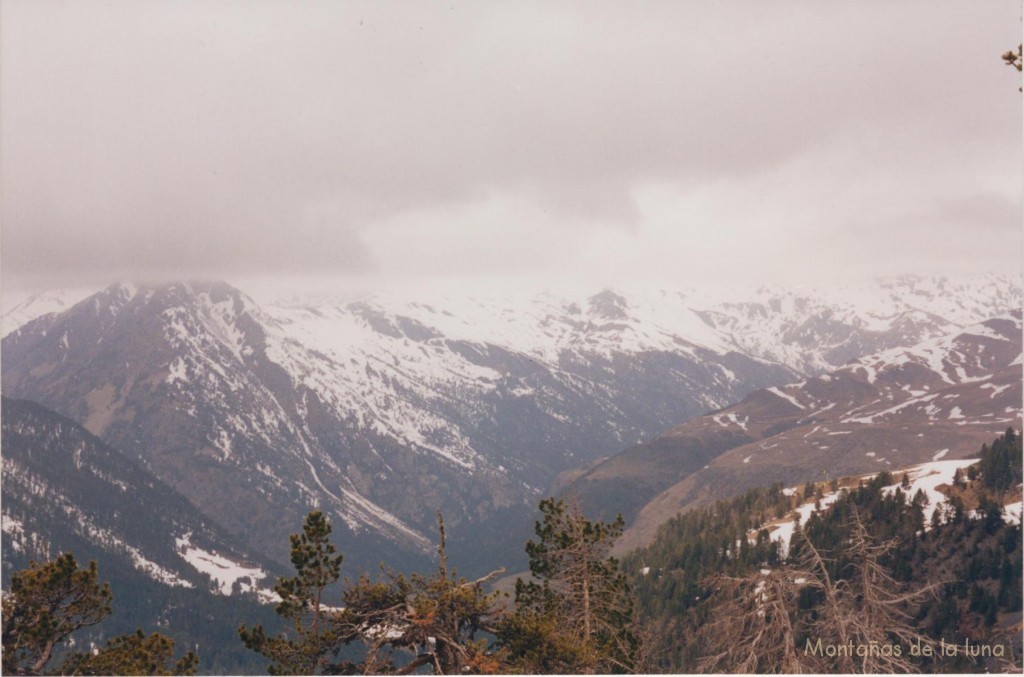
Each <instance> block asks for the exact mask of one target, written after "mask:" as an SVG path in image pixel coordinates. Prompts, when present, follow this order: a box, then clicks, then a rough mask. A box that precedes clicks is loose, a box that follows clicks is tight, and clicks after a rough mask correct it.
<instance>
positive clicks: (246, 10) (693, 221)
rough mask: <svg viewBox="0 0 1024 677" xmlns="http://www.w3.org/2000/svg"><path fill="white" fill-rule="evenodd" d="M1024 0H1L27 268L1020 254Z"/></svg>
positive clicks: (685, 264)
mask: <svg viewBox="0 0 1024 677" xmlns="http://www.w3.org/2000/svg"><path fill="white" fill-rule="evenodd" d="M1020 35H1021V9H1020V3H1019V2H1018V1H1017V0H969V1H966V2H954V1H950V0H942V1H941V2H935V1H934V0H925V1H923V2H908V1H901V2H893V1H892V0H881V1H878V2H871V1H867V0H849V1H848V2H827V3H823V2H815V1H808V2H764V1H763V0H751V1H739V0H723V1H711V0H706V1H704V0H701V1H698V0H690V1H682V0H680V1H677V2H647V3H643V2H629V3H627V2H615V3H598V2H587V3H569V2H554V3H552V2H542V3H536V4H531V3H525V2H507V3H499V2H475V3H465V4H464V3H461V2H444V3H438V2H434V3H430V2H424V3H408V2H402V3H399V2H390V3H383V2H375V3H356V2H340V1H339V2H334V1H332V2H300V3H295V2H285V1H284V0H282V1H280V2H255V1H253V0H244V1H242V2H216V1H213V2H211V1H210V0H202V1H201V2H200V1H195V2H187V1H185V2H183V1H177V0H176V1H174V2H171V1H169V0H168V1H160V0H149V1H146V2H139V1H136V0H132V1H130V2H111V1H107V0H104V1H103V2H58V1H55V0H4V2H3V3H2V5H0V182H2V185H0V188H2V207H0V209H2V212H0V216H2V222H0V225H2V236H3V240H2V259H3V260H2V275H3V282H4V284H5V288H10V289H23V288H32V287H55V286H69V285H72V286H73V285H94V284H95V285H98V284H103V283H106V282H108V281H113V280H115V279H120V278H125V277H134V278H138V277H143V278H149V277H195V276H200V277H211V276H212V277H225V278H228V279H231V280H239V279H246V278H254V277H264V278H265V277H273V276H287V277H288V278H289V279H291V278H294V277H295V276H297V275H300V276H301V275H311V276H318V277H324V276H338V277H340V278H343V279H348V280H361V281H362V283H366V281H370V283H371V284H372V283H375V282H379V283H382V284H383V283H385V282H388V283H392V284H393V283H394V282H395V281H396V280H398V281H401V283H403V284H410V285H415V284H420V283H424V282H425V281H429V280H436V279H446V280H452V279H454V280H466V281H467V283H472V282H473V281H474V280H479V279H483V278H489V277H501V278H508V279H518V278H524V279H532V280H541V281H548V280H550V281H557V280H559V279H573V280H576V281H579V280H585V281H587V282H588V283H589V282H591V281H592V282H593V284H595V285H604V284H617V283H619V282H621V281H624V280H628V281H631V282H634V283H635V282H637V281H640V282H646V281H649V282H651V283H656V284H658V285H663V286H664V285H668V286H671V285H673V284H680V285H682V284H694V283H700V282H701V281H702V280H722V279H727V278H733V277H739V278H743V279H748V280H749V279H753V280H758V279H773V280H782V281H794V280H801V279H803V278H813V277H817V278H821V277H830V276H843V277H858V276H869V275H885V274H899V273H944V272H946V273H953V274H963V273H971V272H980V271H985V270H998V271H1002V272H1007V271H1009V272H1019V271H1020V269H1021V185H1022V174H1021V119H1022V116H1021V95H1020V93H1019V92H1018V91H1017V87H1018V84H1019V82H1018V74H1017V72H1016V71H1015V70H1013V69H1011V68H1009V67H1008V66H1006V65H1004V64H1003V63H1002V61H1001V60H1000V55H1001V54H1002V53H1003V52H1005V51H1007V50H1008V49H1010V48H1015V47H1016V45H1017V44H1018V43H1019V42H1020Z"/></svg>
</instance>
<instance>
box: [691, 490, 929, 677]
mask: <svg viewBox="0 0 1024 677" xmlns="http://www.w3.org/2000/svg"><path fill="white" fill-rule="evenodd" d="M849 527H850V538H849V540H848V542H847V543H846V545H845V546H844V547H843V549H842V550H843V552H842V553H841V554H842V555H843V559H844V561H848V562H849V564H848V566H849V567H850V569H849V570H847V571H844V572H843V573H844V575H843V576H834V575H832V574H831V573H830V564H832V563H833V562H834V561H833V560H830V559H828V558H826V557H825V556H823V555H822V554H821V553H820V552H819V551H818V549H817V548H816V547H815V546H814V544H813V543H812V542H811V541H810V539H808V538H807V536H806V534H805V533H804V532H802V531H801V530H797V531H796V533H795V534H794V538H800V539H803V540H802V542H801V553H802V554H801V555H800V557H799V560H798V561H797V562H796V563H795V564H788V565H785V566H783V567H776V568H773V569H761V570H760V571H756V572H753V573H751V574H749V575H747V576H744V577H739V578H736V577H729V576H717V577H714V578H712V579H710V580H709V581H707V585H708V586H709V587H711V588H712V589H713V590H714V593H713V595H712V597H711V598H710V599H709V600H708V602H707V604H709V605H710V609H711V616H712V620H711V621H710V622H708V623H706V624H705V625H704V626H703V627H702V628H701V629H700V630H699V631H698V641H700V643H701V645H702V646H703V648H704V657H703V658H702V659H701V661H700V662H699V663H698V667H699V668H700V669H701V670H704V671H711V672H718V671H725V672H782V673H800V672H843V673H856V672H863V673H893V672H903V673H905V672H917V671H918V666H917V665H916V664H915V663H914V662H913V661H912V660H911V655H910V647H911V646H912V645H915V644H916V645H918V646H922V647H923V646H926V645H928V646H931V647H932V648H933V649H934V645H935V642H933V640H931V639H930V638H929V637H927V636H926V635H924V634H923V633H921V632H920V631H918V629H917V627H916V625H915V622H914V617H913V614H912V610H913V608H914V605H915V604H917V603H919V602H920V601H922V600H923V598H924V597H925V596H926V595H928V594H930V593H932V592H933V591H934V590H935V589H936V588H938V587H939V586H940V585H941V583H933V584H931V585H926V586H923V587H917V588H912V589H911V588H908V587H907V586H905V585H903V584H901V583H900V582H899V581H897V580H896V579H894V578H893V577H892V575H891V574H890V573H889V572H888V570H887V569H886V567H885V566H884V565H883V564H882V562H883V560H884V557H885V555H886V554H887V553H889V552H890V551H891V550H892V549H893V548H894V547H895V545H896V542H895V541H894V540H893V541H885V542H882V543H877V542H875V541H874V540H873V539H872V538H871V537H870V535H869V534H868V532H867V529H866V528H865V527H864V524H863V522H862V521H861V519H860V516H859V515H858V514H857V512H856V510H854V512H853V517H852V519H851V522H850V524H849ZM803 590H808V591H810V592H811V593H812V596H813V597H814V598H815V599H817V600H818V601H817V603H816V604H815V606H814V609H813V613H808V614H804V615H803V616H801V615H800V614H799V613H798V611H799V609H798V607H799V604H798V601H799V597H800V594H801V591H803ZM800 638H803V641H804V646H800V645H799V644H798V642H799V641H800Z"/></svg>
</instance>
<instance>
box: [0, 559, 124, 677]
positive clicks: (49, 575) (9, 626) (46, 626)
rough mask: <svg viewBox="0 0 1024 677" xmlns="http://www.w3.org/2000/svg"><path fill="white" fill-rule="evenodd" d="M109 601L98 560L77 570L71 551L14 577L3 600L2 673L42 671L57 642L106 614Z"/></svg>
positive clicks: (36, 672)
mask: <svg viewBox="0 0 1024 677" xmlns="http://www.w3.org/2000/svg"><path fill="white" fill-rule="evenodd" d="M111 597H112V594H111V592H110V585H109V584H108V583H103V584H102V585H101V584H100V582H99V573H98V571H97V568H96V562H89V566H88V568H86V569H79V568H78V564H77V563H76V562H75V556H74V555H72V554H71V553H65V554H63V555H61V556H60V557H58V558H57V559H56V560H54V561H52V562H46V563H43V564H37V563H36V562H31V563H30V564H29V568H28V569H26V570H24V571H20V572H18V573H15V574H12V575H11V585H10V591H9V593H8V594H5V595H4V597H3V671H4V673H6V674H9V675H11V674H39V673H41V672H42V671H43V670H44V669H45V667H46V665H47V663H49V661H50V659H51V658H52V657H53V651H54V648H56V647H57V645H58V644H60V643H61V642H63V641H64V640H65V639H67V638H68V636H69V635H71V633H73V632H75V631H76V630H79V629H81V628H85V627H88V626H91V625H95V624H96V623H99V622H100V621H102V620H103V619H104V618H105V617H106V616H107V615H109V614H110V599H111Z"/></svg>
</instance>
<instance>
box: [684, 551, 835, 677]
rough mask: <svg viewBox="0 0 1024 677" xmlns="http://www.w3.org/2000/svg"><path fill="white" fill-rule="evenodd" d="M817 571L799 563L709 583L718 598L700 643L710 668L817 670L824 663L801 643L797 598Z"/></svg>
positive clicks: (702, 664)
mask: <svg viewBox="0 0 1024 677" xmlns="http://www.w3.org/2000/svg"><path fill="white" fill-rule="evenodd" d="M812 580H813V574H812V573H811V572H809V571H803V570H800V569H797V568H794V567H784V568H782V569H761V570H760V571H759V572H757V573H756V574H752V575H750V576H746V577H742V578H737V577H733V576H718V577H715V578H714V579H712V580H711V581H709V584H710V585H711V587H712V588H713V589H714V590H715V592H714V593H713V594H714V595H715V597H716V598H718V599H722V600H724V601H723V602H722V603H721V604H720V605H718V606H716V607H715V611H714V616H713V620H711V621H710V622H709V623H706V624H705V625H704V626H702V627H701V629H700V631H699V633H698V641H700V642H701V644H702V646H704V647H705V650H706V651H707V653H706V654H705V657H704V658H703V659H701V660H700V662H699V663H698V669H700V670H701V671H704V672H745V673H751V672H769V673H803V672H817V671H819V669H820V665H819V661H816V660H815V658H814V657H813V656H806V655H804V654H803V653H801V651H800V650H799V648H798V647H797V634H798V631H797V620H796V608H797V597H798V596H799V593H800V589H801V588H802V587H803V586H805V585H808V582H809V581H812Z"/></svg>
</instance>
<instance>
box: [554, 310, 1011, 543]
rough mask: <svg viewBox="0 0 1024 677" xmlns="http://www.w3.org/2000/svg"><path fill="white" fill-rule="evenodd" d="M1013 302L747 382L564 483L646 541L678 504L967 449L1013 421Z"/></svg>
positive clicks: (627, 539) (634, 539)
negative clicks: (743, 390) (723, 401)
mask: <svg viewBox="0 0 1024 677" xmlns="http://www.w3.org/2000/svg"><path fill="white" fill-rule="evenodd" d="M1021 329H1022V325H1021V314H1020V311H1016V312H1014V313H1012V314H1009V315H1005V316H1002V317H998V318H993V319H991V320H987V321H985V322H982V323H979V324H977V325H974V326H971V327H968V328H966V329H964V330H961V331H958V332H955V333H953V334H950V335H948V336H945V337H941V338H938V339H930V340H928V341H924V342H922V343H919V344H917V345H916V346H913V347H910V348H906V349H891V350H888V351H883V352H880V353H876V354H874V355H870V356H866V357H863V358H861V359H859V360H856V361H854V362H851V363H850V364H848V365H846V366H844V367H842V368H841V369H838V370H836V371H834V372H833V373H831V374H826V375H822V376H819V377H814V378H809V379H806V380H804V381H800V382H797V383H794V384H791V385H787V386H784V387H771V388H767V389H762V390H758V391H755V392H753V393H751V394H750V395H748V396H747V397H745V398H744V399H743V400H742V401H740V402H739V403H737V404H735V405H733V406H731V407H727V408H725V409H722V410H719V411H716V412H713V413H710V414H708V415H705V416H702V417H700V418H697V419H695V420H692V421H690V422H688V423H686V424H683V425H681V426H678V427H676V428H674V429H672V430H671V431H669V432H668V433H667V434H665V435H664V436H662V437H661V438H659V439H657V440H655V441H653V442H651V443H648V444H645V445H640V446H637V447H635V448H632V449H628V450H626V451H624V452H623V453H621V454H619V455H618V456H615V457H613V458H611V459H609V460H608V461H606V462H604V463H602V464H600V465H597V466H595V467H594V468H592V469H590V470H589V471H588V472H586V473H584V474H583V475H582V476H580V477H579V478H577V479H576V480H575V481H574V482H573V483H572V484H571V485H570V488H571V489H572V490H575V491H577V492H579V493H580V494H581V496H582V497H583V498H584V501H585V503H587V504H588V505H590V506H593V508H594V509H595V510H597V509H601V510H621V511H623V512H624V513H625V514H626V515H627V516H629V517H630V518H631V519H632V521H633V525H632V526H631V527H630V528H629V530H628V531H627V532H626V534H625V535H624V537H623V539H622V542H621V543H620V548H621V550H622V551H625V550H628V549H630V548H632V547H636V546H638V545H641V544H643V543H646V542H648V541H649V539H650V538H651V537H652V536H653V534H654V532H655V530H656V528H657V526H658V525H660V524H661V523H662V522H664V521H665V520H667V519H668V518H670V517H671V516H673V515H674V514H676V513H677V512H679V511H681V510H685V509H688V508H691V507H694V506H697V505H701V504H704V503H707V502H710V501H713V500H716V499H719V498H726V497H728V496H732V495H736V494H737V493H740V492H742V491H743V490H745V489H747V488H751V487H754V486H760V485H764V484H767V483H770V482H775V481H782V482H785V483H787V484H796V483H799V482H804V481H807V480H812V479H813V480H821V479H827V478H829V477H838V476H843V475H852V474H857V473H862V472H870V471H872V470H877V469H880V468H886V469H892V468H896V467H903V466H909V465H912V464H916V463H923V462H927V461H938V460H941V459H945V460H952V459H959V458H965V457H968V456H970V455H972V454H975V453H976V452H977V449H978V448H980V446H981V444H982V443H984V442H986V441H988V440H990V439H992V438H993V437H994V436H996V435H998V434H999V433H1000V432H1002V431H1004V430H1006V428H1007V427H1010V426H1013V427H1015V428H1017V429H1020V427H1021V398H1022V392H1021Z"/></svg>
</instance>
